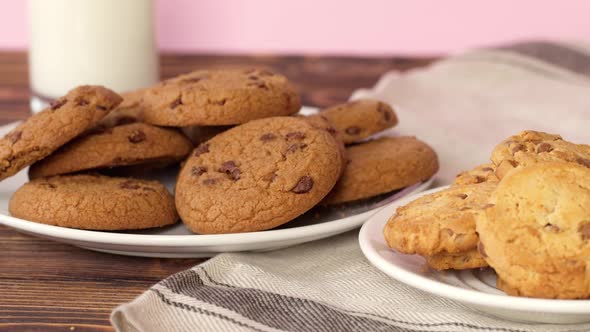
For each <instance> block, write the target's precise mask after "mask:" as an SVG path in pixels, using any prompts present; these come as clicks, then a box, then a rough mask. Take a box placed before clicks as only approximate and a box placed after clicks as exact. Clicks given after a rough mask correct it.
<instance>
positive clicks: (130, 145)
mask: <svg viewBox="0 0 590 332" xmlns="http://www.w3.org/2000/svg"><path fill="white" fill-rule="evenodd" d="M192 148H193V145H192V144H191V142H190V141H189V140H188V138H186V137H185V136H184V135H183V134H181V133H180V132H179V131H177V130H174V129H166V128H159V127H155V126H152V125H149V124H147V123H141V122H138V123H131V124H125V125H120V126H116V127H113V128H107V129H104V130H102V131H98V132H93V133H90V134H88V135H85V136H83V137H80V138H77V139H75V140H73V141H71V142H70V143H68V144H66V145H64V146H63V147H61V148H60V149H59V150H57V151H56V152H54V153H53V154H51V155H50V156H48V157H47V158H45V159H43V160H41V161H39V162H37V163H35V164H33V165H32V166H31V168H30V169H29V177H30V178H31V179H35V178H38V177H42V176H52V175H59V174H67V173H75V172H79V171H84V170H95V169H101V168H112V167H117V166H128V165H137V164H145V163H149V164H152V163H155V162H156V163H158V164H171V163H174V162H177V161H179V160H181V159H183V158H184V157H186V156H187V155H188V154H189V153H190V151H191V150H192Z"/></svg>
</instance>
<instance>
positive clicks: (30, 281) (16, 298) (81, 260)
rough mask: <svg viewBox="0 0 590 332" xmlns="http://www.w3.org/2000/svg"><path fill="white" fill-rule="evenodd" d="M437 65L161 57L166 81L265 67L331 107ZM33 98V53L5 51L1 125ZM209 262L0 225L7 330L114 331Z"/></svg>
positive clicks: (0, 301) (1, 307)
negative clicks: (119, 321)
mask: <svg viewBox="0 0 590 332" xmlns="http://www.w3.org/2000/svg"><path fill="white" fill-rule="evenodd" d="M432 60H433V59H418V58H411V59H409V58H395V57H393V58H348V57H312V56H217V55H177V54H174V55H172V54H167V55H163V56H162V57H161V77H162V78H168V77H171V76H174V75H177V74H180V73H183V72H187V71H190V70H193V69H197V68H204V67H211V66H256V67H265V68H269V69H272V70H276V71H278V72H280V73H283V74H285V75H286V76H287V77H289V78H290V79H291V80H292V81H293V82H294V83H295V85H296V86H297V88H298V89H299V91H300V93H301V95H302V99H303V103H304V104H305V105H314V106H321V107H324V106H329V105H332V104H335V103H339V102H343V101H346V100H347V99H348V97H349V96H350V94H351V93H352V91H354V90H355V89H358V88H361V87H371V86H373V85H374V84H375V82H376V81H377V79H378V78H379V76H380V75H382V74H383V73H385V72H387V71H389V70H407V69H410V68H415V67H420V66H424V65H427V64H429V63H430V62H432ZM29 93H30V91H29V83H28V68H27V56H26V54H25V53H20V52H18V53H17V52H14V53H0V124H5V123H8V122H11V121H15V120H20V119H25V118H26V117H28V116H29V115H30V113H29V104H28V102H29ZM202 261H203V260H202V259H158V258H138V257H126V256H115V255H109V254H102V253H97V252H92V251H87V250H84V249H79V248H76V247H72V246H69V245H65V244H60V243H56V242H52V241H48V240H45V239H39V238H35V237H31V236H28V235H24V234H20V233H17V232H15V231H13V230H11V229H9V228H6V227H4V226H0V331H112V330H113V329H112V327H111V326H110V323H109V314H110V312H111V310H112V309H113V308H114V307H115V306H117V305H119V304H122V303H125V302H128V301H131V300H132V299H133V298H135V297H136V296H137V295H139V294H141V293H142V292H143V291H144V290H146V289H147V288H148V287H149V286H151V285H153V284H154V283H156V282H158V281H160V280H161V279H163V278H166V277H167V276H169V275H171V274H173V273H176V272H178V271H181V270H184V269H187V268H189V267H191V266H193V265H195V264H198V263H200V262H202Z"/></svg>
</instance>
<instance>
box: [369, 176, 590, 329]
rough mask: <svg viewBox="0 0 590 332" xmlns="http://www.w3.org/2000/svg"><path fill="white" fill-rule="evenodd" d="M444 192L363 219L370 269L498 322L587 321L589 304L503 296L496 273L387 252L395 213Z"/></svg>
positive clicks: (398, 203) (402, 202)
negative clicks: (440, 266)
mask: <svg viewBox="0 0 590 332" xmlns="http://www.w3.org/2000/svg"><path fill="white" fill-rule="evenodd" d="M445 188H446V187H442V188H435V189H431V190H428V191H424V192H421V193H416V194H413V195H410V196H407V197H404V198H402V199H400V200H397V201H395V202H393V203H391V204H390V205H388V206H386V207H384V208H383V209H381V210H380V211H379V212H377V213H376V214H374V215H373V216H372V217H371V218H369V220H368V221H367V222H366V223H365V224H364V225H363V227H362V228H361V231H360V234H359V243H360V247H361V250H362V252H363V254H364V255H365V257H366V258H367V259H368V260H369V262H370V263H371V264H372V265H373V266H375V267H376V268H377V269H379V270H381V271H382V272H384V273H385V274H387V275H388V276H390V277H392V278H393V279H396V280H398V281H399V282H402V283H404V284H406V285H409V286H412V287H414V288H417V289H420V290H422V291H425V292H427V293H430V294H433V295H436V296H440V297H444V298H447V299H451V300H454V301H457V302H459V303H462V304H464V305H465V306H466V307H468V308H473V309H475V310H478V311H481V312H483V313H487V314H490V315H493V316H497V317H500V318H503V319H508V320H513V321H519V322H526V323H550V324H574V323H588V322H590V300H555V299H538V298H527V297H516V296H509V295H506V294H505V293H504V292H502V291H501V290H499V289H498V288H497V287H496V274H495V272H494V271H493V269H491V268H478V269H466V270H446V271H436V270H434V269H433V268H430V267H429V266H428V265H427V263H426V259H425V258H424V257H422V256H419V255H406V254H402V253H400V252H398V251H395V250H393V249H391V248H389V246H388V245H387V243H386V240H385V238H384V233H383V230H384V227H385V225H386V223H387V222H388V220H389V219H390V217H391V216H392V215H394V214H395V212H396V210H397V209H398V208H399V207H402V206H405V205H407V204H408V203H410V202H412V201H414V200H416V199H418V198H420V197H423V196H425V195H429V194H432V193H435V192H437V191H441V190H444V189H445ZM580 331H581V330H580Z"/></svg>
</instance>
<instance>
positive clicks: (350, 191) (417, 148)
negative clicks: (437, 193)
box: [322, 137, 438, 204]
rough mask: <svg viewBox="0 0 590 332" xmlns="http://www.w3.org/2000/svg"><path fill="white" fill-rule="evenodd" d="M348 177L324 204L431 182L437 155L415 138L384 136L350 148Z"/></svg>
mask: <svg viewBox="0 0 590 332" xmlns="http://www.w3.org/2000/svg"><path fill="white" fill-rule="evenodd" d="M346 156H347V158H348V163H347V166H346V169H345V170H344V174H343V175H342V177H341V178H340V180H339V181H338V183H337V184H336V186H335V187H334V189H333V190H332V192H331V193H330V195H328V197H326V199H325V200H324V201H323V202H322V204H339V203H344V202H351V201H355V200H359V199H364V198H369V197H373V196H376V195H379V194H383V193H386V192H390V191H393V190H396V189H401V188H404V187H407V186H409V185H412V184H416V183H418V182H420V181H424V180H427V179H429V178H430V177H431V176H433V175H434V174H435V173H436V172H437V171H438V158H437V156H436V153H435V152H434V150H432V148H430V146H428V145H427V144H426V143H424V142H422V141H420V140H418V139H416V138H414V137H382V138H379V139H376V140H373V141H369V142H365V143H361V144H357V145H353V146H350V147H348V148H346Z"/></svg>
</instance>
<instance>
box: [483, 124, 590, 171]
mask: <svg viewBox="0 0 590 332" xmlns="http://www.w3.org/2000/svg"><path fill="white" fill-rule="evenodd" d="M491 159H492V162H493V163H494V164H495V165H496V166H497V169H496V175H497V176H498V178H499V179H502V178H503V177H504V176H506V174H508V173H509V172H510V171H512V170H513V169H515V168H519V167H527V166H530V165H534V164H536V163H538V162H542V161H567V162H573V163H578V164H580V165H582V166H585V167H589V168H590V146H589V145H585V144H574V143H571V142H568V141H566V140H564V139H563V138H561V136H559V135H553V134H547V133H543V132H539V131H532V130H526V131H523V132H521V133H519V134H518V135H514V136H512V137H509V138H508V139H506V140H504V141H503V142H502V143H500V144H498V145H497V146H496V147H495V148H494V151H493V152H492V157H491Z"/></svg>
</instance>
